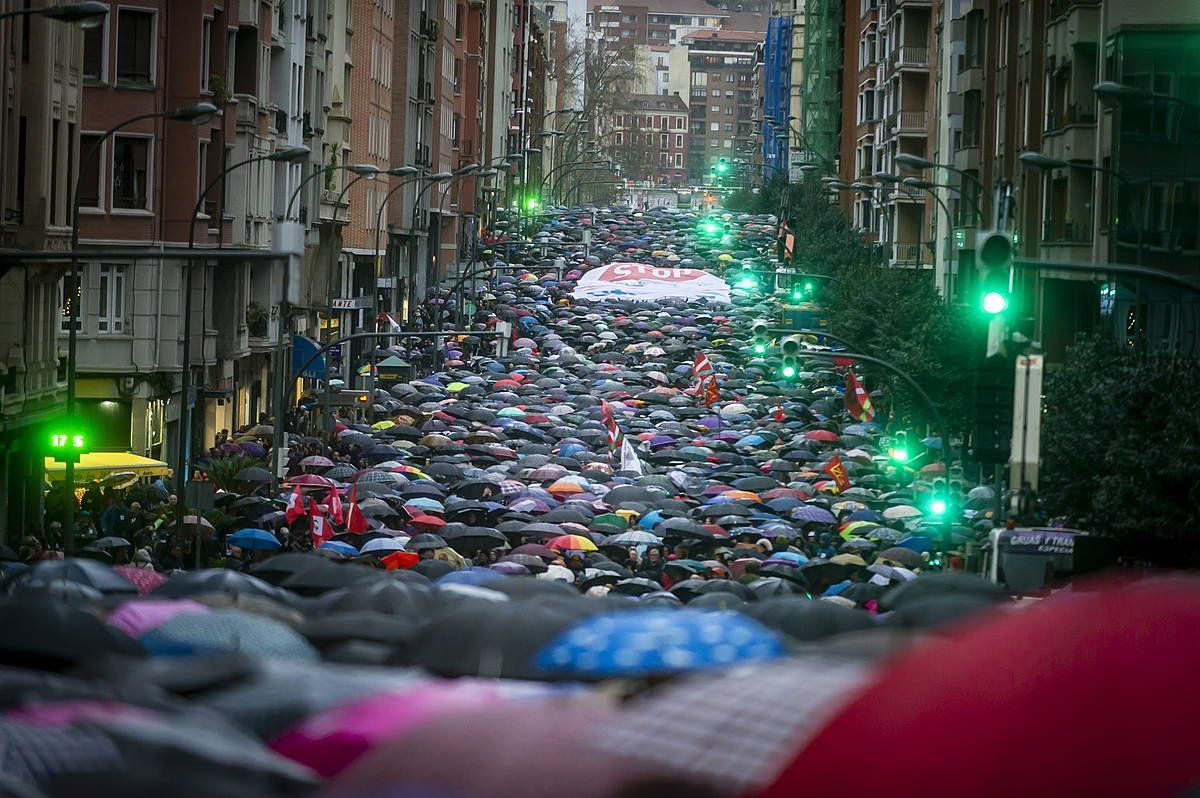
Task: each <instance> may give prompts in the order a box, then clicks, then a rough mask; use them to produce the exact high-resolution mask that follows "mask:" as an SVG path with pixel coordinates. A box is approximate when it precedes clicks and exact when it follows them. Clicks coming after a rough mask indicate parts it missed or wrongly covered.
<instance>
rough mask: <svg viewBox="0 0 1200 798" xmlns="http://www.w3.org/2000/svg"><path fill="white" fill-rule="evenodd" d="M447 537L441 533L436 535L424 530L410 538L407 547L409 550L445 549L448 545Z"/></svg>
mask: <svg viewBox="0 0 1200 798" xmlns="http://www.w3.org/2000/svg"><path fill="white" fill-rule="evenodd" d="M447 545H448V544H447V543H446V540H445V538H443V537H442V536H441V535H434V534H433V533H431V532H424V533H422V534H420V535H413V536H412V538H410V539H409V541H408V543H407V544H406V546H405V548H407V549H408V550H409V551H415V552H422V551H430V550H433V549H444V548H446V547H447Z"/></svg>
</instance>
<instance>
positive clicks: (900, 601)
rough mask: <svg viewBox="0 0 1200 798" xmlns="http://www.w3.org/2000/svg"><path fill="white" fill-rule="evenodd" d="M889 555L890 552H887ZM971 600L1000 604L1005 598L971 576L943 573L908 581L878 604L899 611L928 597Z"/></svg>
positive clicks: (996, 588)
mask: <svg viewBox="0 0 1200 798" xmlns="http://www.w3.org/2000/svg"><path fill="white" fill-rule="evenodd" d="M889 551H891V549H889ZM948 595H955V596H974V597H979V598H981V599H984V600H986V601H991V602H996V603H999V602H1002V601H1005V600H1006V599H1007V598H1008V594H1007V593H1006V592H1005V590H1004V588H1002V587H1000V586H999V585H996V584H993V583H991V582H989V581H987V580H986V579H983V578H981V577H978V576H974V575H973V574H966V573H955V572H953V571H943V572H941V573H932V574H922V575H921V576H919V577H917V578H916V579H913V580H912V581H909V582H905V583H904V584H902V585H898V586H897V587H895V588H893V589H892V590H889V591H888V592H887V594H886V595H885V596H884V597H883V598H882V600H881V601H880V608H881V609H884V610H895V609H900V608H901V607H903V606H905V605H906V604H908V603H910V602H913V601H920V600H922V599H925V598H928V597H930V596H948Z"/></svg>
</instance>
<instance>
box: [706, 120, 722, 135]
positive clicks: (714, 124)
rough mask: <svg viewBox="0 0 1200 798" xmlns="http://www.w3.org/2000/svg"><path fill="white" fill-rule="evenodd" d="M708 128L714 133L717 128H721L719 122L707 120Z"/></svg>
mask: <svg viewBox="0 0 1200 798" xmlns="http://www.w3.org/2000/svg"><path fill="white" fill-rule="evenodd" d="M708 129H709V130H711V131H712V132H713V133H716V132H717V131H718V130H720V129H721V123H720V122H709V123H708Z"/></svg>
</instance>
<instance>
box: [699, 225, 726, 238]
mask: <svg viewBox="0 0 1200 798" xmlns="http://www.w3.org/2000/svg"><path fill="white" fill-rule="evenodd" d="M700 229H701V231H702V232H705V233H707V234H708V235H710V236H715V235H716V234H717V233H719V232H721V226H720V225H719V224H717V223H716V222H705V223H704V225H703V226H702V227H701V228H700Z"/></svg>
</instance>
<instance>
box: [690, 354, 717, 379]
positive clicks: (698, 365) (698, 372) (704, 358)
mask: <svg viewBox="0 0 1200 798" xmlns="http://www.w3.org/2000/svg"><path fill="white" fill-rule="evenodd" d="M712 373H713V364H712V361H711V360H709V359H708V355H706V354H704V353H703V352H697V353H696V359H695V360H694V361H693V362H692V376H694V377H695V378H696V379H703V378H704V377H709V376H712Z"/></svg>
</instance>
